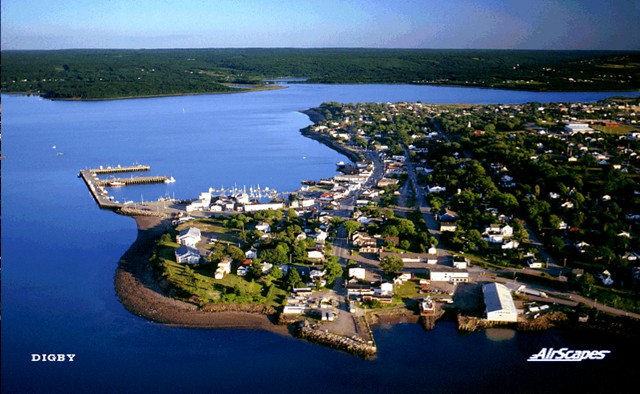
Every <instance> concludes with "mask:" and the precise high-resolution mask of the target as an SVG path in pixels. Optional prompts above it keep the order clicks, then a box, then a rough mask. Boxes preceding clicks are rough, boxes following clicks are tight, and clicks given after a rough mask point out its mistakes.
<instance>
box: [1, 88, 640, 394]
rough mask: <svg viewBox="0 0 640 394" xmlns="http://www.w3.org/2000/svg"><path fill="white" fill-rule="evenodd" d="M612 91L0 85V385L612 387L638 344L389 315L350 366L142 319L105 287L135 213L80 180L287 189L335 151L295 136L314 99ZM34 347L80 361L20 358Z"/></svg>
mask: <svg viewBox="0 0 640 394" xmlns="http://www.w3.org/2000/svg"><path fill="white" fill-rule="evenodd" d="M612 94H615V93H531V92H517V91H500V90H491V89H467V88H445V87H431V86H406V85H289V87H288V88H287V89H281V90H275V91H264V92H256V93H239V94H232V95H205V96H184V97H167V98H152V99H133V100H116V101H102V102H62V101H48V100H42V99H40V98H37V97H25V96H14V95H2V112H3V114H2V115H3V117H2V126H3V135H2V137H3V141H2V154H3V155H4V156H6V158H5V159H3V160H2V162H1V164H2V260H3V262H4V264H3V270H2V274H3V275H2V276H3V278H2V279H3V281H2V282H3V283H2V301H3V302H2V303H3V308H2V318H3V319H2V320H3V324H2V388H3V392H8V393H13V392H30V393H31V392H33V393H49V392H151V391H153V392H214V393H227V392H249V391H253V392H283V391H305V392H387V393H388V392H466V391H473V392H488V391H491V389H492V388H495V389H496V390H497V391H499V392H514V391H517V392H532V391H547V392H548V391H552V390H556V389H558V388H565V389H566V390H569V389H570V388H572V387H582V388H590V389H591V390H590V391H592V392H599V391H601V390H600V389H601V388H602V389H603V388H604V387H605V386H604V385H605V384H614V383H615V382H612V381H610V380H607V379H603V378H602V374H603V372H604V373H606V374H611V373H614V372H615V371H617V373H620V372H623V373H628V372H629V371H630V366H629V364H628V363H627V362H626V361H625V360H626V359H630V358H631V357H635V356H636V355H637V351H638V350H640V349H639V346H638V345H637V344H631V345H630V344H627V343H623V342H620V341H619V340H618V339H615V338H609V337H602V336H600V337H598V338H592V337H589V336H587V335H585V336H584V337H582V336H577V337H576V336H572V335H567V334H565V333H561V332H555V331H553V332H545V333H511V335H512V338H510V339H506V340H502V341H496V340H495V339H491V338H490V337H489V336H488V335H487V334H488V333H484V332H483V333H475V334H471V335H460V334H458V333H457V332H456V330H455V327H454V326H453V324H451V323H447V322H441V323H438V326H437V328H436V329H435V330H434V331H431V332H426V331H424V330H422V328H420V327H419V326H418V325H414V324H401V325H396V326H392V327H379V328H376V329H375V330H374V331H375V336H376V340H377V344H378V346H379V357H378V359H377V360H374V361H364V360H361V359H358V358H356V357H352V356H350V355H347V354H343V353H340V352H337V351H333V350H331V349H326V348H323V347H320V346H316V345H312V344H309V343H305V342H301V341H297V340H295V339H292V338H285V337H281V336H278V335H275V334H271V333H266V332H259V331H240V330H225V331H220V330H190V329H180V328H170V327H165V326H162V325H158V324H154V323H150V322H148V321H146V320H144V319H141V318H139V317H137V316H134V315H132V314H130V313H129V312H127V311H126V310H124V308H123V307H122V306H121V305H120V303H119V302H118V299H117V296H116V295H115V291H114V288H113V274H114V271H115V268H116V266H117V263H118V260H119V258H120V256H122V254H123V253H124V252H125V251H126V250H127V248H128V247H129V246H130V245H131V243H132V242H133V241H134V239H135V237H136V228H135V223H134V221H133V220H132V219H130V218H127V217H122V216H118V215H115V214H113V213H111V212H107V211H101V210H99V209H98V208H97V207H96V205H95V203H94V201H93V200H92V198H91V196H90V195H89V192H88V190H87V188H86V186H85V185H84V183H83V182H82V181H81V180H80V179H79V178H77V173H78V170H79V169H82V168H87V167H95V166H98V165H117V164H122V165H130V164H132V163H134V162H139V163H143V164H149V165H151V166H152V171H151V173H152V174H158V175H170V176H174V177H175V178H176V179H177V182H176V183H174V184H168V185H165V184H161V185H150V186H136V187H127V188H122V189H121V190H119V191H117V192H114V193H115V194H116V198H118V199H119V200H121V201H123V200H129V199H130V200H140V199H145V200H148V199H157V198H158V197H160V196H164V195H167V194H169V195H172V196H175V197H176V198H192V197H196V196H197V195H198V194H199V193H200V192H202V191H205V190H207V189H208V188H209V187H215V188H218V187H220V186H225V187H230V186H233V185H234V184H235V185H238V186H242V185H246V186H247V187H249V186H251V185H253V186H256V185H258V184H259V185H260V186H261V187H264V186H269V187H271V188H275V189H277V190H279V191H291V190H294V189H296V188H298V187H299V185H300V181H301V180H303V179H319V178H321V177H328V176H332V175H333V174H334V173H335V162H337V161H340V160H345V159H344V157H343V156H341V155H340V154H338V153H336V152H334V151H332V150H330V149H329V148H327V147H325V146H323V145H321V144H319V143H317V142H315V141H313V140H310V139H306V138H304V137H302V136H301V135H300V133H299V129H301V128H303V127H305V126H306V125H308V124H310V121H309V120H308V118H307V117H306V116H305V115H304V114H301V113H300V112H299V111H301V110H304V109H307V108H310V107H314V106H317V105H319V104H321V103H322V102H324V101H338V102H369V101H374V102H396V101H422V102H424V103H523V102H527V101H538V102H550V101H564V102H584V101H593V100H597V99H601V98H604V97H607V96H610V95H612ZM624 94H625V95H637V93H624ZM53 146H55V149H53ZM57 152H62V153H64V155H62V156H58V155H56V153H57ZM112 194H113V193H112ZM596 345H597V346H599V347H601V348H605V347H611V348H612V349H613V353H612V354H611V357H610V358H609V359H607V360H605V361H604V362H600V363H598V362H590V363H587V362H583V363H580V365H560V366H558V365H557V364H558V363H555V364H553V365H531V363H527V362H526V358H527V357H529V356H530V355H531V354H533V353H535V352H537V351H539V350H540V348H542V347H552V346H554V347H556V348H559V347H571V346H574V347H593V346H596ZM634 352H635V353H634ZM32 353H75V354H77V356H76V361H75V362H74V363H60V364H57V363H32V362H31V361H30V359H31V354H32ZM571 364H574V363H571ZM616 387H618V386H616Z"/></svg>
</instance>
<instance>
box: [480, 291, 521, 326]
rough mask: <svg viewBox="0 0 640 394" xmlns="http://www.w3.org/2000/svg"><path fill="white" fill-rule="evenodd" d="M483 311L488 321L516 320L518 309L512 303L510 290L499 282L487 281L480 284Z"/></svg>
mask: <svg viewBox="0 0 640 394" xmlns="http://www.w3.org/2000/svg"><path fill="white" fill-rule="evenodd" d="M482 294H483V295H484V304H485V305H486V309H485V313H486V316H487V320H489V321H501V322H516V321H518V311H517V310H516V305H515V304H514V303H513V298H512V297H511V292H510V291H509V289H507V288H506V287H505V286H504V285H501V284H500V283H489V284H486V285H484V286H482Z"/></svg>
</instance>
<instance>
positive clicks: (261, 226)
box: [256, 222, 271, 233]
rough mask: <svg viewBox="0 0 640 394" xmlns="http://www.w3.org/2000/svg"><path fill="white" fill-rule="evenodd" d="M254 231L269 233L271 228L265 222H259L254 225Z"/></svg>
mask: <svg viewBox="0 0 640 394" xmlns="http://www.w3.org/2000/svg"><path fill="white" fill-rule="evenodd" d="M256 230H258V231H262V232H263V233H270V232H271V226H270V225H269V223H267V222H260V223H258V224H256Z"/></svg>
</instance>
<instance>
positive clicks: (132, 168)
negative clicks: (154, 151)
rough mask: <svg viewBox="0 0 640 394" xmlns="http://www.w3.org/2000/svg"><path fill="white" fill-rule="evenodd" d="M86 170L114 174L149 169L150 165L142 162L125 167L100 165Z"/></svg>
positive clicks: (98, 173) (97, 173) (99, 173)
mask: <svg viewBox="0 0 640 394" xmlns="http://www.w3.org/2000/svg"><path fill="white" fill-rule="evenodd" d="M86 171H90V172H92V173H94V174H96V175H101V174H116V173H119V172H140V171H151V166H145V165H142V164H139V165H135V166H127V167H121V166H120V165H118V166H116V167H102V166H100V168H92V169H88V170H86Z"/></svg>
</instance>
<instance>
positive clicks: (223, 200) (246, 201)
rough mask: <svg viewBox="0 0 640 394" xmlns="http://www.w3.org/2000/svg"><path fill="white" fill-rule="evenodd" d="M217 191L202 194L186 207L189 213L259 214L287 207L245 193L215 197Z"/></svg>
mask: <svg viewBox="0 0 640 394" xmlns="http://www.w3.org/2000/svg"><path fill="white" fill-rule="evenodd" d="M213 193H215V191H214V190H213V189H210V190H209V191H208V192H203V193H200V196H199V197H198V199H197V200H195V201H192V202H191V203H190V204H189V205H187V206H186V211H187V213H189V212H195V211H204V212H257V211H263V210H267V209H273V210H276V209H281V208H284V207H285V204H284V202H282V201H277V200H273V201H271V202H268V203H264V202H260V201H259V200H257V199H255V198H254V199H252V198H251V197H250V194H249V193H246V192H245V191H236V192H234V193H232V194H230V195H228V196H227V195H224V194H221V195H217V196H214V195H213ZM308 204H311V205H313V201H311V202H308V201H296V205H308Z"/></svg>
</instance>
